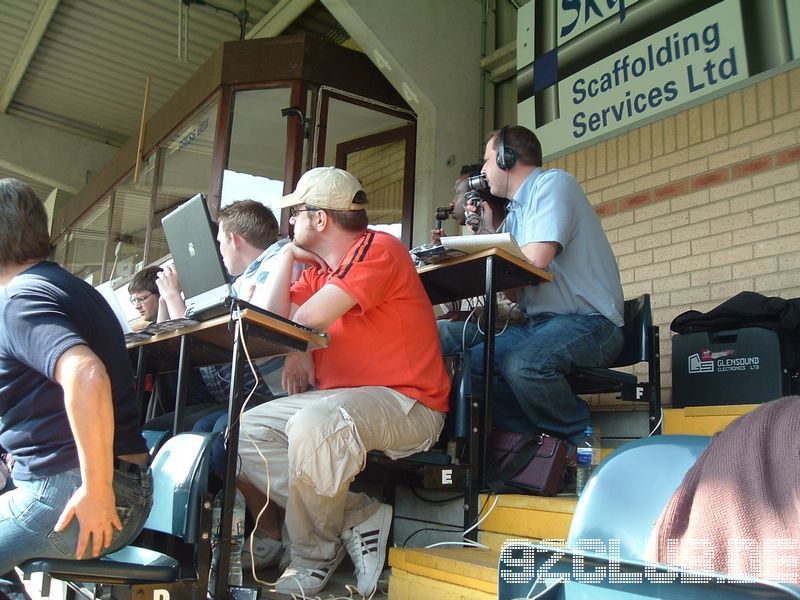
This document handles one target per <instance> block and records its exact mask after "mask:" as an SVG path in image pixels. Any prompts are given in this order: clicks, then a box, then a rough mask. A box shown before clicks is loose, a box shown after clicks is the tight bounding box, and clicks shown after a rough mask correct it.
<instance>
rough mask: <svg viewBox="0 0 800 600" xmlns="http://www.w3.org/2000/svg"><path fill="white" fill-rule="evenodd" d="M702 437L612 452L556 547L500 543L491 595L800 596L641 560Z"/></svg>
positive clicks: (799, 591)
mask: <svg viewBox="0 0 800 600" xmlns="http://www.w3.org/2000/svg"><path fill="white" fill-rule="evenodd" d="M710 439H711V438H708V437H705V436H689V435H659V436H654V437H650V438H644V439H640V440H636V441H633V442H630V443H628V444H625V445H624V446H621V447H620V448H618V449H617V450H616V451H614V452H613V453H612V454H611V455H610V456H609V457H607V458H606V460H605V461H603V462H602V463H601V464H600V465H599V466H598V468H597V470H596V471H595V473H594V474H593V475H592V477H591V479H590V480H589V483H588V484H587V486H586V488H585V489H584V491H583V494H582V495H581V497H580V499H579V500H578V504H577V507H576V509H575V513H574V515H573V518H572V523H571V525H570V530H569V535H568V537H567V540H566V542H565V543H564V544H562V545H559V544H556V543H554V542H552V541H551V542H550V543H547V542H544V543H542V544H536V543H534V542H529V541H523V540H512V541H510V542H509V543H507V544H505V545H504V547H503V549H502V550H501V553H500V561H499V567H498V568H499V573H498V594H497V597H498V599H499V600H511V599H516V598H536V599H537V600H577V599H584V598H586V599H589V598H590V599H592V600H595V599H608V600H636V599H650V598H668V599H674V600H707V599H720V600H739V599H741V600H765V599H770V600H772V599H775V600H777V599H795V600H798V599H800V587H798V586H793V585H786V584H781V583H776V582H771V581H764V580H750V581H742V580H740V579H738V578H730V579H729V578H726V577H725V576H724V574H708V573H699V572H696V571H691V570H683V571H682V570H680V569H677V568H675V567H669V566H666V565H654V564H649V563H647V562H646V561H645V548H646V545H647V541H648V538H649V537H650V534H651V532H652V530H653V526H654V524H655V522H656V521H657V519H658V518H659V516H660V515H661V512H662V510H663V509H664V507H665V506H666V504H667V503H668V502H669V500H670V498H671V497H672V495H673V494H674V492H675V490H677V488H678V486H679V485H680V484H681V482H682V481H683V478H684V476H685V474H686V472H687V471H688V470H689V469H690V468H691V467H692V465H693V464H694V463H695V461H696V460H697V458H698V457H699V456H700V454H702V452H703V450H704V449H705V448H706V446H708V444H709V442H710ZM732 468H735V466H734V465H732Z"/></svg>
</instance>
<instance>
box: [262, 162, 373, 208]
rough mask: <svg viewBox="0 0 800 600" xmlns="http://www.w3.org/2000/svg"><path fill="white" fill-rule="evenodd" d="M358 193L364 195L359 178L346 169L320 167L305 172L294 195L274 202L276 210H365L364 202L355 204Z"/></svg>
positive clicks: (273, 205)
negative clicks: (304, 206) (307, 207)
mask: <svg viewBox="0 0 800 600" xmlns="http://www.w3.org/2000/svg"><path fill="white" fill-rule="evenodd" d="M358 192H363V189H362V187H361V184H360V183H359V182H358V179H356V178H355V177H353V175H352V174H350V173H348V172H347V171H345V170H344V169H337V168H336V167H317V168H316V169H311V170H310V171H306V172H305V173H303V176H302V177H301V178H300V181H298V182H297V187H296V188H295V190H294V192H292V193H291V194H288V195H286V196H284V197H283V198H281V199H280V200H275V201H273V202H272V207H273V208H286V207H287V206H297V205H298V204H310V205H311V206H316V207H317V208H327V209H329V210H364V209H366V206H365V205H364V203H363V202H362V203H359V204H354V203H353V199H354V198H355V196H356V194H357V193H358Z"/></svg>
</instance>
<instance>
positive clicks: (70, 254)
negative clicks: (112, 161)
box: [62, 198, 110, 285]
mask: <svg viewBox="0 0 800 600" xmlns="http://www.w3.org/2000/svg"><path fill="white" fill-rule="evenodd" d="M109 202H110V201H109V198H105V199H103V200H101V201H100V202H98V203H97V204H95V205H94V206H93V207H92V208H91V209H90V210H89V212H88V213H87V214H86V215H84V216H83V217H81V218H80V219H78V221H77V222H76V223H75V225H74V226H73V227H72V228H71V229H70V231H69V233H68V234H67V242H66V249H65V250H66V253H65V255H64V258H63V261H62V264H63V265H64V267H65V268H66V269H67V270H68V271H70V272H72V273H74V274H75V275H77V276H78V277H80V278H81V279H83V280H84V281H87V282H88V283H90V284H91V285H98V284H99V283H101V281H100V279H101V277H100V275H101V269H102V265H103V248H104V247H105V243H106V230H107V229H108V209H109Z"/></svg>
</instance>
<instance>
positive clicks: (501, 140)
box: [497, 126, 517, 171]
mask: <svg viewBox="0 0 800 600" xmlns="http://www.w3.org/2000/svg"><path fill="white" fill-rule="evenodd" d="M515 164H517V153H516V152H515V151H514V149H513V148H507V147H506V127H505V126H504V127H502V128H501V129H500V133H498V134H497V166H498V167H500V168H501V169H502V170H503V171H508V170H509V169H511V168H512V167H513V166H514V165H515Z"/></svg>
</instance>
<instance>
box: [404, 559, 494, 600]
mask: <svg viewBox="0 0 800 600" xmlns="http://www.w3.org/2000/svg"><path fill="white" fill-rule="evenodd" d="M498 556H499V554H498V553H497V552H495V551H492V550H481V549H478V548H428V549H425V548H390V549H389V566H390V567H391V568H392V574H391V576H390V577H389V600H420V599H422V598H424V599H425V600H489V599H491V598H496V597H497V559H498Z"/></svg>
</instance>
